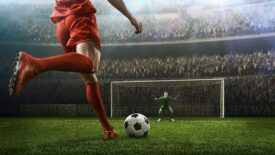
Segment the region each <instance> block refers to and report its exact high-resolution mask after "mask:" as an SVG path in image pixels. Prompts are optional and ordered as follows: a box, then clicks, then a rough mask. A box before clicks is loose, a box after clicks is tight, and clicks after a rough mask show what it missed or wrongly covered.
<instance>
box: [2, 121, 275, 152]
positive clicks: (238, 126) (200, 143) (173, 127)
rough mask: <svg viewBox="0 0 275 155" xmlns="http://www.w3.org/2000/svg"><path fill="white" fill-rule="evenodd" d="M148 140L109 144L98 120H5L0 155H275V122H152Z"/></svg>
mask: <svg viewBox="0 0 275 155" xmlns="http://www.w3.org/2000/svg"><path fill="white" fill-rule="evenodd" d="M149 119H150V123H151V130H150V133H149V136H148V137H147V138H139V139H137V138H129V137H128V136H127V135H126V134H125V133H124V131H123V127H122V126H123V121H124V119H122V118H121V119H111V122H112V124H113V125H114V127H115V128H116V129H117V130H119V133H120V136H119V137H118V138H117V139H114V140H111V141H104V140H103V139H102V138H103V132H102V128H101V126H100V124H99V121H98V120H97V119H96V118H91V117H74V118H71V117H69V118H55V117H50V118H48V117H29V118H14V117H6V118H3V117H2V118H0V154H1V155H4V154H47V155H48V154H51V155H52V154H73V155H76V154H96V155H100V154H102V155H107V154H120V155H123V154H127V155H128V154H129V155H131V154H132V155H137V154H151V155H153V154H160V155H161V154H163V155H164V154H165V155H166V154H174V155H175V154H211V155H212V154H275V118H225V119H219V118H176V121H175V122H170V121H169V120H168V119H167V120H163V121H161V122H157V121H156V118H149Z"/></svg>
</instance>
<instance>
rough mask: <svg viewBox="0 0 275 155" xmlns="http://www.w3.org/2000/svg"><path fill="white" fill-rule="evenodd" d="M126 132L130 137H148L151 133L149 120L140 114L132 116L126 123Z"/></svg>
mask: <svg viewBox="0 0 275 155" xmlns="http://www.w3.org/2000/svg"><path fill="white" fill-rule="evenodd" d="M124 130H125V132H126V133H127V135H128V136H130V137H146V136H147V135H148V133H149V131H150V122H149V119H148V118H147V117H146V116H144V115H142V114H139V113H134V114H131V115H129V116H128V117H127V118H126V119H125V121H124Z"/></svg>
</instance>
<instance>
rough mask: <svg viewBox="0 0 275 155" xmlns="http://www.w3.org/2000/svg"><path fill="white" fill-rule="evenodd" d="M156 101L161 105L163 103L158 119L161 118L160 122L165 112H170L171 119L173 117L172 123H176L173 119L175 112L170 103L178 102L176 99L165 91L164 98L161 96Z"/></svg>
mask: <svg viewBox="0 0 275 155" xmlns="http://www.w3.org/2000/svg"><path fill="white" fill-rule="evenodd" d="M155 100H156V101H158V102H159V103H161V106H160V109H159V113H158V117H159V118H158V122H160V121H161V114H162V112H163V111H166V112H169V114H170V117H171V121H172V122H174V121H175V120H174V118H173V115H174V112H173V109H172V107H171V105H170V101H171V100H176V99H175V98H173V97H170V96H168V92H167V91H164V93H163V96H161V97H159V98H155Z"/></svg>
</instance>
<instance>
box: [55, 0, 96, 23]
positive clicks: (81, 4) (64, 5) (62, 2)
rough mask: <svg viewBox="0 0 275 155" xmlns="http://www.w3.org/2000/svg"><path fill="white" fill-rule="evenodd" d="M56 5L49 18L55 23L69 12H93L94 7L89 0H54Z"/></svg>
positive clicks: (94, 10)
mask: <svg viewBox="0 0 275 155" xmlns="http://www.w3.org/2000/svg"><path fill="white" fill-rule="evenodd" d="M55 2H56V5H55V7H54V11H53V13H52V15H51V20H52V21H53V22H54V23H57V22H59V21H61V20H63V19H64V18H65V17H66V16H68V15H71V14H83V13H95V12H96V9H95V7H94V6H93V4H92V3H91V1H90V0H55Z"/></svg>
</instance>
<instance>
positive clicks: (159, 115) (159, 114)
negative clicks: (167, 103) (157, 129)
mask: <svg viewBox="0 0 275 155" xmlns="http://www.w3.org/2000/svg"><path fill="white" fill-rule="evenodd" d="M162 113H163V106H161V107H160V108H159V113H158V122H160V121H161V116H162Z"/></svg>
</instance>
